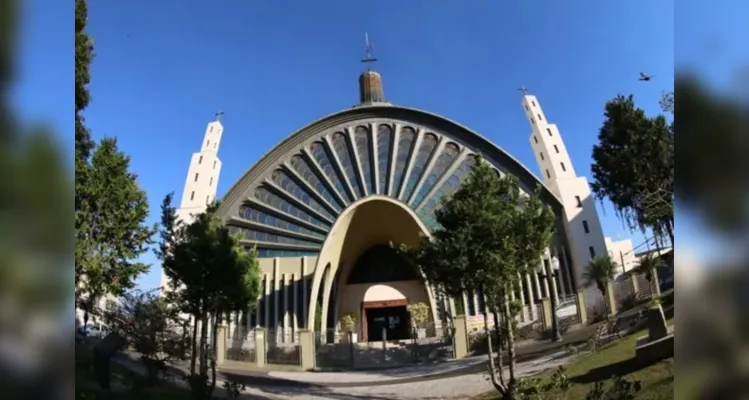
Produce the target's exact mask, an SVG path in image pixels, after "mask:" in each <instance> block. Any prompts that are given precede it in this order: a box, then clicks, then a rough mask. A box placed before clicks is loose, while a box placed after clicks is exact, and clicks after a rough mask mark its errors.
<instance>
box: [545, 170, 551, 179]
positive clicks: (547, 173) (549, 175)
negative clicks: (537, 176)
mask: <svg viewBox="0 0 749 400" xmlns="http://www.w3.org/2000/svg"><path fill="white" fill-rule="evenodd" d="M546 177H547V178H549V179H551V173H549V170H548V169H547V170H546Z"/></svg>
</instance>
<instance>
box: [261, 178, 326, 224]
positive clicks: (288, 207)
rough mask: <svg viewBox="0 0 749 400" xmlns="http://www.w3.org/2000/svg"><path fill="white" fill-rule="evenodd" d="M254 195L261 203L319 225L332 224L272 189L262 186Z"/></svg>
mask: <svg viewBox="0 0 749 400" xmlns="http://www.w3.org/2000/svg"><path fill="white" fill-rule="evenodd" d="M254 196H255V198H256V199H258V200H259V201H260V202H261V203H264V204H266V205H268V206H269V207H272V208H275V209H276V210H280V211H283V212H285V213H287V214H289V215H293V216H295V217H297V218H299V219H301V220H303V221H307V222H309V223H311V224H314V225H317V226H319V227H321V228H329V227H330V224H329V223H327V222H324V221H321V220H319V219H317V218H315V217H313V216H311V215H309V214H308V213H307V212H305V211H302V210H301V209H299V208H297V207H296V206H294V205H293V204H291V203H290V202H289V201H288V200H286V199H284V198H282V197H281V196H279V195H277V194H275V193H273V192H271V191H270V190H268V189H266V188H264V187H260V188H257V189H256V190H255V193H254Z"/></svg>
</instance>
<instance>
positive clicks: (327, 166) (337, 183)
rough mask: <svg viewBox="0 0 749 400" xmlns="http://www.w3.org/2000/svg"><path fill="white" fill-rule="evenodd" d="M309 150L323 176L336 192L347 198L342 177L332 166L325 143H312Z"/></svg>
mask: <svg viewBox="0 0 749 400" xmlns="http://www.w3.org/2000/svg"><path fill="white" fill-rule="evenodd" d="M310 152H311V153H312V157H314V158H315V161H317V164H319V165H320V168H322V171H323V173H324V174H325V176H327V177H328V179H329V180H330V182H332V183H333V186H334V187H335V189H336V190H337V191H338V194H339V195H341V197H343V198H348V196H347V195H346V190H345V189H344V188H343V179H342V178H341V177H340V175H338V173H337V172H336V170H335V168H334V167H333V162H332V158H331V157H330V155H329V154H328V151H327V150H326V149H325V145H324V144H323V143H322V142H315V143H312V146H310Z"/></svg>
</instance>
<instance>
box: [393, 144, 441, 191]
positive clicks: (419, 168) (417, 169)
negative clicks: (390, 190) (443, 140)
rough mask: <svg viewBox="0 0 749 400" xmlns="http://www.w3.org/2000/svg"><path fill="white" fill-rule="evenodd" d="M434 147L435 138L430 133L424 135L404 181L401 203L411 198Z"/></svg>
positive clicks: (435, 145)
mask: <svg viewBox="0 0 749 400" xmlns="http://www.w3.org/2000/svg"><path fill="white" fill-rule="evenodd" d="M435 147H437V136H435V135H434V134H432V133H427V134H426V135H424V138H423V139H422V140H421V144H420V145H419V149H418V151H417V152H416V157H415V158H414V160H413V162H412V163H411V165H412V166H411V172H410V173H409V175H408V181H406V190H405V191H404V192H403V196H401V198H400V199H401V200H402V201H407V200H408V198H409V197H411V192H413V190H414V187H415V186H416V184H417V183H418V182H419V178H420V177H421V173H422V172H423V171H424V167H426V164H427V162H428V161H429V156H430V155H431V154H432V151H434V149H435Z"/></svg>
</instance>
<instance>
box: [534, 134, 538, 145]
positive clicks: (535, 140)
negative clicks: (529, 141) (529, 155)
mask: <svg viewBox="0 0 749 400" xmlns="http://www.w3.org/2000/svg"><path fill="white" fill-rule="evenodd" d="M533 141H534V142H536V144H538V138H537V137H536V136H535V135H534V136H533Z"/></svg>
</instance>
